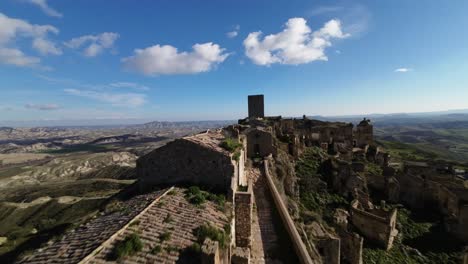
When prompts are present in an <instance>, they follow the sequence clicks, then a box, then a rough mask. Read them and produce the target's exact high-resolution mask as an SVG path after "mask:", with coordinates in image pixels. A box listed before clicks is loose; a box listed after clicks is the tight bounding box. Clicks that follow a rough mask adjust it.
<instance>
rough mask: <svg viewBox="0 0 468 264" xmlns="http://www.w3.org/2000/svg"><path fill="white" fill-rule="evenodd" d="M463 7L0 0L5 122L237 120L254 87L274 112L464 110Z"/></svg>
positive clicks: (467, 37) (467, 22) (467, 54)
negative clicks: (263, 96) (263, 95)
mask: <svg viewBox="0 0 468 264" xmlns="http://www.w3.org/2000/svg"><path fill="white" fill-rule="evenodd" d="M467 11H468V2H467V1H450V2H449V3H445V2H444V3H442V2H440V1H435V0H434V1H431V0H428V1H360V2H358V1H338V2H333V1H296V0H287V1H274V4H273V2H272V1H242V0H241V1H201V0H200V1H195V0H193V1H177V0H171V1H169V0H167V1H150V0H141V1H130V0H126V1H124V0H115V1H112V3H111V1H92V0H80V1H78V0H74V1H72V0H60V1H59V0H2V1H1V2H0V92H1V97H0V113H1V115H0V124H1V123H2V122H3V123H5V124H6V123H8V121H26V120H43V122H44V123H45V124H47V122H48V120H91V119H97V120H101V119H102V120H109V119H113V120H122V122H123V123H125V122H129V121H128V120H129V119H134V120H220V119H237V118H241V117H244V116H246V114H247V105H246V103H247V99H246V97H247V95H248V94H257V93H263V94H265V103H266V112H267V114H269V115H284V116H301V115H302V114H308V115H317V114H319V115H350V114H363V115H364V114H370V113H396V112H424V111H439V110H449V109H463V108H468V100H467V99H468V87H467V86H468V85H467V83H468V74H467V72H468V64H467V63H466V61H468V49H467V47H468V34H466V28H468V18H467V16H466V12H467ZM260 32H261V33H260ZM267 36H268V37H267ZM103 122H104V121H103Z"/></svg>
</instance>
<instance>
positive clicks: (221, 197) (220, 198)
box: [207, 193, 226, 207]
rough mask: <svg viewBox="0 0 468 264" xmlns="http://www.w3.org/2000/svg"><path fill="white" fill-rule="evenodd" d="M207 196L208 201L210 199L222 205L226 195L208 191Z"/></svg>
mask: <svg viewBox="0 0 468 264" xmlns="http://www.w3.org/2000/svg"><path fill="white" fill-rule="evenodd" d="M207 198H208V200H209V201H212V202H214V203H216V204H217V205H219V206H222V207H224V204H225V203H226V197H225V196H224V195H222V194H213V193H209V194H208V197H207Z"/></svg>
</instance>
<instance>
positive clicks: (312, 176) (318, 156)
mask: <svg viewBox="0 0 468 264" xmlns="http://www.w3.org/2000/svg"><path fill="white" fill-rule="evenodd" d="M323 155H324V154H323V152H322V150H321V149H319V148H309V149H307V150H306V151H305V152H304V154H303V156H302V157H301V158H300V159H299V160H298V161H297V163H296V167H295V171H296V175H297V177H299V199H300V200H299V201H300V203H301V206H302V208H303V209H304V210H306V212H303V213H302V218H303V219H302V220H303V221H305V222H307V221H310V220H320V219H326V220H328V219H331V217H332V214H333V212H334V211H335V210H334V209H336V208H339V207H342V208H347V207H348V206H349V202H348V201H347V200H346V199H345V198H344V197H342V196H340V195H338V194H335V193H332V192H329V191H328V190H327V189H323V188H322V187H320V186H323V185H321V184H320V182H321V181H323V180H324V179H323V176H322V175H321V174H320V173H319V170H320V165H321V160H322V157H324V156H323ZM322 184H323V182H322ZM307 211H309V212H307Z"/></svg>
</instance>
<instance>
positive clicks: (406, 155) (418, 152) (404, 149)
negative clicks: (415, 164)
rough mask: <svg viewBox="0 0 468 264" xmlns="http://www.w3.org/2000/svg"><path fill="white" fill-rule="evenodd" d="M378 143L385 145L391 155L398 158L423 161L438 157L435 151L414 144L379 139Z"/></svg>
mask: <svg viewBox="0 0 468 264" xmlns="http://www.w3.org/2000/svg"><path fill="white" fill-rule="evenodd" d="M379 143H380V144H382V145H383V146H384V147H385V149H386V150H387V151H388V152H389V153H390V155H391V156H392V157H394V158H398V159H400V160H412V161H425V160H434V159H437V158H438V157H439V155H438V154H437V153H434V152H430V151H427V148H426V149H425V150H422V149H420V148H418V147H417V145H416V144H406V143H402V142H394V141H384V140H382V141H379Z"/></svg>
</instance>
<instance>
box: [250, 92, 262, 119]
mask: <svg viewBox="0 0 468 264" xmlns="http://www.w3.org/2000/svg"><path fill="white" fill-rule="evenodd" d="M259 117H260V118H263V117H265V109H264V104H263V94H259V95H249V118H259Z"/></svg>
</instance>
